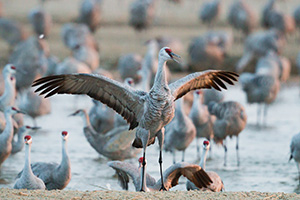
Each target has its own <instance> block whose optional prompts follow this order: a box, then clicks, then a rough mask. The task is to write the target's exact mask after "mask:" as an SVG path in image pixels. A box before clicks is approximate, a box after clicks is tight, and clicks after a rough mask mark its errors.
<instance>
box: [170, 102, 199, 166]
mask: <svg viewBox="0 0 300 200" xmlns="http://www.w3.org/2000/svg"><path fill="white" fill-rule="evenodd" d="M175 106H176V107H175V116H174V118H173V120H172V121H171V122H170V123H169V124H168V125H167V126H166V127H165V128H166V135H165V143H164V148H165V150H166V151H171V152H172V153H173V164H175V163H176V157H175V151H182V159H181V161H182V162H184V153H185V149H186V148H187V147H188V146H189V145H190V144H191V142H192V141H193V140H194V138H195V137H196V128H195V126H194V124H193V122H192V120H191V119H190V118H189V117H188V116H187V115H186V114H185V111H184V107H183V99H182V98H181V99H179V100H178V101H176V103H175Z"/></svg>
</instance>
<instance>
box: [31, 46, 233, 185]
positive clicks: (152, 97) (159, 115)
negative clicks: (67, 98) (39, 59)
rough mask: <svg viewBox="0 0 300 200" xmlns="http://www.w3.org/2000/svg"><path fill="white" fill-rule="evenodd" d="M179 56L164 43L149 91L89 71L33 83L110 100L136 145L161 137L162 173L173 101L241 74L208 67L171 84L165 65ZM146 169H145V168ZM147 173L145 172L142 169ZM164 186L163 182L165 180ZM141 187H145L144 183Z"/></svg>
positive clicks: (54, 90) (48, 89) (52, 91)
mask: <svg viewBox="0 0 300 200" xmlns="http://www.w3.org/2000/svg"><path fill="white" fill-rule="evenodd" d="M178 57H179V56H178V55H176V54H174V53H173V52H172V51H171V49H169V48H168V47H164V48H162V49H161V50H160V52H159V55H158V70H157V73H156V75H155V81H154V84H153V86H152V88H151V89H150V91H149V92H144V91H138V90H135V89H133V88H131V87H128V86H126V85H123V84H121V83H119V82H117V81H114V80H111V79H109V78H106V77H104V76H99V75H88V74H69V75H58V76H48V77H44V78H41V79H38V80H36V81H35V82H34V84H33V86H38V85H40V87H39V88H37V90H36V92H39V91H41V94H45V93H48V92H49V93H48V94H47V95H46V97H49V96H52V95H54V94H56V93H59V94H62V93H68V94H87V95H89V96H90V97H92V98H94V99H96V100H99V101H101V102H102V103H105V104H107V105H108V106H109V107H111V108H113V109H114V110H115V111H116V112H117V113H119V114H121V115H122V116H123V117H124V119H126V120H127V122H128V123H130V127H129V129H134V128H137V129H136V138H135V140H134V142H133V146H134V147H137V148H142V147H143V150H144V155H143V157H144V158H145V151H146V148H147V146H148V145H151V144H153V143H154V141H155V138H156V137H157V138H158V141H159V146H160V154H159V164H160V172H161V180H162V183H163V177H162V148H163V140H164V126H166V125H167V124H168V123H170V122H171V120H172V118H173V117H174V101H175V100H177V99H179V98H181V97H182V96H184V95H185V94H186V93H187V92H189V91H191V90H195V89H200V88H212V87H213V88H215V89H217V90H221V89H220V87H221V88H224V89H226V86H225V84H224V83H223V81H224V82H227V83H229V84H231V85H232V84H234V83H233V81H237V78H236V77H238V75H237V74H236V73H234V72H229V71H222V70H207V71H204V72H196V73H192V74H190V75H188V76H186V77H184V78H181V79H179V80H177V81H175V82H173V83H171V84H168V82H167V80H166V72H165V65H166V61H168V60H175V59H176V58H178ZM143 172H145V170H143ZM143 174H144V173H143ZM162 189H164V186H163V184H162ZM141 190H144V188H143V187H142V188H141Z"/></svg>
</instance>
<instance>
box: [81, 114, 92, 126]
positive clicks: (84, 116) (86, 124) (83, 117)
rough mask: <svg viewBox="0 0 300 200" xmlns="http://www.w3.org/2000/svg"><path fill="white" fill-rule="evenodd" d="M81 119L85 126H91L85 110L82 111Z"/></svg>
mask: <svg viewBox="0 0 300 200" xmlns="http://www.w3.org/2000/svg"><path fill="white" fill-rule="evenodd" d="M81 116H82V119H83V123H84V126H85V127H89V126H91V122H90V117H89V115H88V114H87V112H86V111H84V112H83V115H81Z"/></svg>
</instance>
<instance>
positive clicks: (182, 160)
mask: <svg viewBox="0 0 300 200" xmlns="http://www.w3.org/2000/svg"><path fill="white" fill-rule="evenodd" d="M184 153H185V150H183V151H182V159H181V162H184Z"/></svg>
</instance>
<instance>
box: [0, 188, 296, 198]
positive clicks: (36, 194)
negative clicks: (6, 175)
mask: <svg viewBox="0 0 300 200" xmlns="http://www.w3.org/2000/svg"><path fill="white" fill-rule="evenodd" d="M0 199H1V200H6V199H57V200H58V199H72V200H75V199H289V200H290V199H300V195H299V194H296V193H283V192H278V193H271V192H254V191H253V192H219V193H212V192H200V191H188V192H187V191H168V192H147V193H141V192H128V191H72V190H62V191H60V190H57V191H38V190H35V191H28V190H13V189H6V188H1V189H0Z"/></svg>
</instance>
